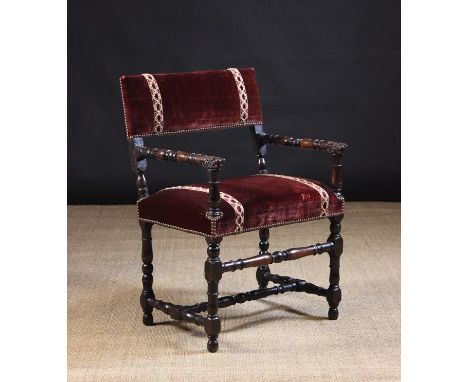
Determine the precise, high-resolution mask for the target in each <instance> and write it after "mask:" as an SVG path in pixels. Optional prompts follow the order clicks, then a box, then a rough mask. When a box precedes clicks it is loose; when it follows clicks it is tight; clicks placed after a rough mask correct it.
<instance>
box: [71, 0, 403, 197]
mask: <svg viewBox="0 0 468 382" xmlns="http://www.w3.org/2000/svg"><path fill="white" fill-rule="evenodd" d="M231 66H232V67H247V66H253V67H255V69H256V73H257V81H258V84H259V88H260V94H261V98H262V105H263V113H264V126H265V129H266V131H267V132H275V133H280V134H289V135H293V136H297V137H300V136H308V137H314V138H326V139H333V140H341V141H345V142H347V143H349V144H350V148H349V151H348V152H347V153H346V155H345V157H344V164H345V183H344V186H345V187H344V193H345V195H346V197H347V199H348V200H389V201H397V200H400V2H399V1H383V0H379V1H375V0H355V1H352V0H344V1H331V0H330V1H321V0H320V1H318V0H302V1H279V0H268V1H267V0H261V1H259V0H256V1H252V0H236V1H232V0H229V1H227V0H225V1H220V0H216V1H215V0H213V1H207V0H204V1H172V2H170V1H154V0H153V1H148V0H146V1H128V0H125V1H122V0H112V1H108V0H106V1H90V0H80V1H69V3H68V199H69V203H70V204H83V203H133V202H134V201H135V198H136V191H135V186H134V176H133V174H132V172H131V169H130V165H129V160H128V152H127V142H126V139H125V128H124V123H123V114H122V105H121V98H120V93H119V85H118V78H119V76H120V75H121V74H137V73H144V72H177V71H191V70H203V69H224V68H226V67H231ZM248 138H249V136H248V131H247V129H245V128H244V129H234V130H225V131H219V132H216V133H193V134H186V135H182V136H168V137H161V138H153V139H148V140H147V141H148V143H150V144H151V145H153V146H157V147H164V148H173V149H184V150H189V151H197V152H203V153H209V154H218V155H222V156H224V157H226V158H228V162H227V164H226V166H225V169H224V171H223V176H224V177H231V176H237V175H242V174H246V173H253V172H254V171H255V159H254V158H255V157H254V154H253V151H252V149H251V146H250V145H249V142H248ZM268 162H269V167H270V169H271V170H272V171H275V172H278V173H286V172H287V173H289V174H292V175H299V176H304V177H312V178H319V179H328V171H329V169H328V158H327V155H326V154H324V153H318V152H313V151H310V150H299V149H293V148H281V147H272V148H271V149H270V152H269V158H268ZM204 179H205V173H204V172H203V170H201V169H199V168H195V167H189V166H181V165H176V164H174V163H166V162H157V163H156V162H154V163H152V166H151V171H150V173H149V180H150V185H151V187H152V189H153V190H154V189H155V188H159V187H163V186H168V185H171V184H183V183H187V182H192V181H200V180H204Z"/></svg>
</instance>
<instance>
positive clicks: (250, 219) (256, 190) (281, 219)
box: [138, 174, 344, 237]
mask: <svg viewBox="0 0 468 382" xmlns="http://www.w3.org/2000/svg"><path fill="white" fill-rule="evenodd" d="M311 183H312V184H313V185H316V186H318V187H316V188H313V186H312V184H311ZM179 187H181V188H177V187H175V188H169V189H163V190H161V191H159V192H156V193H154V194H152V195H151V196H149V197H147V198H143V199H141V200H140V201H139V202H138V214H139V218H140V220H143V221H148V222H153V223H157V224H161V225H166V226H170V227H176V228H178V229H181V230H185V231H189V232H192V233H197V234H200V235H204V236H211V237H218V236H227V235H232V234H237V233H241V232H245V231H251V230H256V229H259V228H266V227H272V226H277V225H283V224H289V223H295V222H300V221H306V220H313V219H319V218H324V217H330V216H336V215H340V214H342V213H343V207H344V201H343V199H341V198H338V197H337V196H336V194H335V193H334V192H332V190H331V189H330V188H329V187H327V186H325V185H323V184H322V183H320V182H317V181H314V180H309V179H302V178H295V177H288V176H283V175H276V174H259V175H251V176H246V177H242V178H234V179H225V180H222V181H221V182H220V191H221V193H222V197H221V204H220V208H221V211H222V212H223V217H222V218H221V219H220V220H219V221H216V222H214V224H210V221H209V220H208V219H207V218H206V212H207V203H208V184H207V183H198V184H191V185H187V186H179ZM317 190H323V191H324V192H325V193H326V194H324V193H323V191H321V192H319V191H317ZM223 194H224V195H223ZM226 195H227V196H226ZM223 196H224V197H223ZM232 198H234V199H235V201H234V202H233V201H232ZM226 199H227V200H229V201H230V202H231V204H230V203H229V202H227V201H226ZM239 204H240V206H239Z"/></svg>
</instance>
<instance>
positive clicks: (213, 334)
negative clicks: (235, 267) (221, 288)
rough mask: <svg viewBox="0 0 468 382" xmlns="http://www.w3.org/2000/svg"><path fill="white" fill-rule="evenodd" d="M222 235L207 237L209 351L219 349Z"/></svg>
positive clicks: (207, 325)
mask: <svg viewBox="0 0 468 382" xmlns="http://www.w3.org/2000/svg"><path fill="white" fill-rule="evenodd" d="M222 239H223V238H222V237H218V238H206V242H207V243H208V249H207V253H208V258H207V259H206V262H205V279H206V281H207V283H208V292H207V295H208V304H207V312H208V315H207V317H206V321H205V332H206V334H207V335H208V344H207V348H208V351H209V352H211V353H214V352H216V351H217V350H218V334H219V332H220V331H221V321H220V319H219V316H218V282H219V280H221V277H222V274H223V264H222V262H221V260H220V259H219V252H220V249H219V244H220V243H221V240H222Z"/></svg>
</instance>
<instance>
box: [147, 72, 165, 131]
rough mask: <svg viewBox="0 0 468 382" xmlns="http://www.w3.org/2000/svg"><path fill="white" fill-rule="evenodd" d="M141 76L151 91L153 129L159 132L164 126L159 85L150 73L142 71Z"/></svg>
mask: <svg viewBox="0 0 468 382" xmlns="http://www.w3.org/2000/svg"><path fill="white" fill-rule="evenodd" d="M142 76H143V77H145V80H146V82H147V83H148V87H149V90H150V92H151V100H152V101H153V112H154V130H155V132H156V133H157V134H161V133H162V131H163V126H164V116H163V105H162V98H161V92H160V91H159V86H158V83H157V82H156V79H155V78H154V77H153V76H152V75H151V74H148V73H143V74H142Z"/></svg>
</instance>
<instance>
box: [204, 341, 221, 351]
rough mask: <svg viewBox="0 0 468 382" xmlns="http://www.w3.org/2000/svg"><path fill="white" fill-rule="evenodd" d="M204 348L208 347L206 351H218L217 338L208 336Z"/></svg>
mask: <svg viewBox="0 0 468 382" xmlns="http://www.w3.org/2000/svg"><path fill="white" fill-rule="evenodd" d="M206 348H207V349H208V351H209V352H210V353H216V352H217V351H218V348H219V344H218V339H217V338H209V339H208V344H207V346H206Z"/></svg>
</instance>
